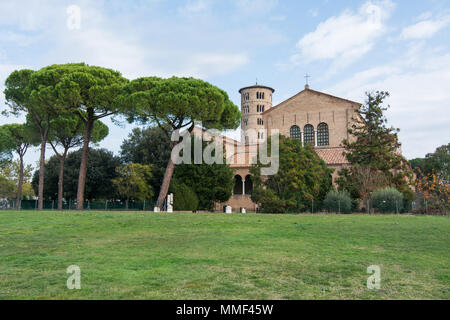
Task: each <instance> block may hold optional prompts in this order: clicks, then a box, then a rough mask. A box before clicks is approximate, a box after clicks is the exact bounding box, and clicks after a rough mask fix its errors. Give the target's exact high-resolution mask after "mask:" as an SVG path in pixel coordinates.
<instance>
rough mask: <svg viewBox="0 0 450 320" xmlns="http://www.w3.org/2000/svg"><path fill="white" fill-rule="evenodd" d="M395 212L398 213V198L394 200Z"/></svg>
mask: <svg viewBox="0 0 450 320" xmlns="http://www.w3.org/2000/svg"><path fill="white" fill-rule="evenodd" d="M395 213H396V214H398V200H395Z"/></svg>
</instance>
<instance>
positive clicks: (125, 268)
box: [0, 211, 450, 299]
mask: <svg viewBox="0 0 450 320" xmlns="http://www.w3.org/2000/svg"><path fill="white" fill-rule="evenodd" d="M449 247H450V219H449V218H448V217H417V216H393V215H389V216H381V215H377V216H367V215H366V216H364V215H256V214H247V215H242V214H232V215H225V214H181V213H175V214H155V213H142V212H137V213H136V212H126V213H123V212H117V213H116V212H62V213H58V212H36V211H28V212H14V211H7V212H1V211H0V299H450V250H449V249H450V248H449ZM69 265H78V266H80V268H81V290H68V289H67V287H66V281H67V278H68V277H69V276H70V275H69V274H67V273H66V268H67V267H68V266H69ZM370 265H379V266H380V267H381V289H380V290H369V289H367V286H366V282H367V278H368V277H369V274H367V273H366V270H367V267H368V266H370Z"/></svg>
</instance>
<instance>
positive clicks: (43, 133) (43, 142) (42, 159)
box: [38, 125, 48, 210]
mask: <svg viewBox="0 0 450 320" xmlns="http://www.w3.org/2000/svg"><path fill="white" fill-rule="evenodd" d="M47 136H48V125H47V127H46V128H45V129H43V130H41V156H40V158H39V185H38V210H42V209H43V208H44V170H45V147H46V145H47Z"/></svg>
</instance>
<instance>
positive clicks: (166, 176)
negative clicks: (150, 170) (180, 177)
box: [156, 158, 175, 209]
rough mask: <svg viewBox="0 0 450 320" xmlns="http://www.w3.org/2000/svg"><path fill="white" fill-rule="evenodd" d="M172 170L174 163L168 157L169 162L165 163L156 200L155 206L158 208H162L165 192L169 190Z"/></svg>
mask: <svg viewBox="0 0 450 320" xmlns="http://www.w3.org/2000/svg"><path fill="white" fill-rule="evenodd" d="M174 170H175V163H173V161H172V158H170V159H169V163H167V167H166V171H165V172H164V178H163V182H162V185H161V189H160V190H159V196H158V200H157V201H156V206H157V207H158V208H160V209H161V208H162V206H163V204H164V200H165V199H166V196H167V192H168V191H169V186H170V181H171V180H172V176H173V172H174Z"/></svg>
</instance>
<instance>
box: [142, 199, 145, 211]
mask: <svg viewBox="0 0 450 320" xmlns="http://www.w3.org/2000/svg"><path fill="white" fill-rule="evenodd" d="M142 211H145V199H144V206H143V207H142Z"/></svg>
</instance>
